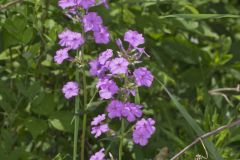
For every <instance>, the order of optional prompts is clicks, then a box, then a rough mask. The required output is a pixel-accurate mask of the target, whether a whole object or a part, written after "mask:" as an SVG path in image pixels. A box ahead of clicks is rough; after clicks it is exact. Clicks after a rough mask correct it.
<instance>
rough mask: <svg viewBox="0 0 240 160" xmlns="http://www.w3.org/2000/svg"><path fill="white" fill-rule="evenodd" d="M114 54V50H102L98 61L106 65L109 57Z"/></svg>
mask: <svg viewBox="0 0 240 160" xmlns="http://www.w3.org/2000/svg"><path fill="white" fill-rule="evenodd" d="M112 56H113V50H112V49H107V50H106V51H104V52H102V53H101V54H100V56H99V58H98V61H99V63H100V64H101V65H104V64H105V63H106V62H107V60H108V59H109V58H111V57H112Z"/></svg>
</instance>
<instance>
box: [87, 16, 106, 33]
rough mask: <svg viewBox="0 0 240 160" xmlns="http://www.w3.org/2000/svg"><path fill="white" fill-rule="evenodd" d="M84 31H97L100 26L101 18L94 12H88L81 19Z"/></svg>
mask: <svg viewBox="0 0 240 160" xmlns="http://www.w3.org/2000/svg"><path fill="white" fill-rule="evenodd" d="M83 25H84V31H85V32H88V31H91V30H92V31H99V30H100V27H101V25H102V18H101V17H100V16H98V14H97V13H96V12H89V13H87V14H86V15H85V16H84V17H83Z"/></svg>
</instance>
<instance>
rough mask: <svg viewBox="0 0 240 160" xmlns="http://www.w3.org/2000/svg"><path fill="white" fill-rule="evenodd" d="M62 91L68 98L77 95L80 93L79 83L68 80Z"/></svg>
mask: <svg viewBox="0 0 240 160" xmlns="http://www.w3.org/2000/svg"><path fill="white" fill-rule="evenodd" d="M62 92H63V93H64V96H65V98H66V99H70V98H72V97H75V96H77V95H78V93H79V88H78V83H77V82H73V81H70V82H67V83H66V84H65V85H64V86H63V88H62Z"/></svg>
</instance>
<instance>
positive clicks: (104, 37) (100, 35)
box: [94, 26, 110, 44]
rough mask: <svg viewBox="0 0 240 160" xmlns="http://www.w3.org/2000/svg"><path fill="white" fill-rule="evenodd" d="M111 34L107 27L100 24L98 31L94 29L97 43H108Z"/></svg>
mask: <svg viewBox="0 0 240 160" xmlns="http://www.w3.org/2000/svg"><path fill="white" fill-rule="evenodd" d="M109 38H110V35H109V32H108V29H107V27H105V26H100V28H99V30H98V31H94V39H95V42H96V43H97V44H108V43H109V41H110V39H109Z"/></svg>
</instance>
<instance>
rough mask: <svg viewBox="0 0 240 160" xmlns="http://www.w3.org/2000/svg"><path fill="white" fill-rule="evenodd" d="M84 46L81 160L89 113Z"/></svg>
mask: <svg viewBox="0 0 240 160" xmlns="http://www.w3.org/2000/svg"><path fill="white" fill-rule="evenodd" d="M84 15H85V12H84V11H82V16H84ZM82 36H83V38H85V32H84V28H83V25H82ZM84 54H85V53H84V46H82V48H81V60H82V65H83V68H82V69H83V70H82V72H83V77H82V78H83V124H82V137H81V160H85V158H84V149H85V148H84V146H85V135H86V126H87V113H86V109H87V106H88V93H87V78H86V71H85V70H86V66H85V65H86V64H85V59H84Z"/></svg>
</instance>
